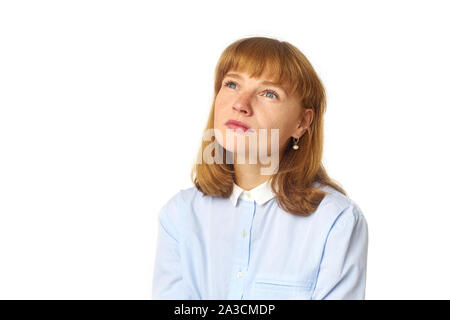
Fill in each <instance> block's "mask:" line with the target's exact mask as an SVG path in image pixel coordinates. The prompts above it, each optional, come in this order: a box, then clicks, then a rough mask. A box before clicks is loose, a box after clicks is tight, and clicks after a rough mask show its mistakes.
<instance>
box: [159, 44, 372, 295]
mask: <svg viewBox="0 0 450 320" xmlns="http://www.w3.org/2000/svg"><path fill="white" fill-rule="evenodd" d="M214 93H215V94H214V101H213V105H212V109H211V112H210V115H209V119H208V123H207V125H206V128H205V129H206V130H205V132H207V131H208V132H209V133H210V134H211V131H212V134H211V136H212V137H211V138H212V139H210V141H205V139H204V140H203V142H202V144H201V148H200V152H199V158H198V159H200V160H205V161H197V163H196V164H195V165H194V167H193V170H192V174H191V177H192V180H193V183H194V185H195V186H193V187H191V188H189V189H184V190H180V191H179V192H178V193H177V194H176V195H174V196H173V197H172V198H171V199H170V200H169V201H168V202H167V203H166V204H165V205H164V207H163V208H162V209H161V211H160V213H159V216H158V217H159V220H158V221H159V231H158V244H157V253H156V262H155V269H154V277H153V291H152V294H153V299H364V296H365V283H366V262H367V249H368V228H367V222H366V220H365V218H364V216H363V214H362V212H361V210H360V208H359V207H358V205H357V204H356V203H355V202H353V201H352V200H351V199H350V198H349V197H348V196H347V195H346V193H345V191H344V190H343V189H342V187H340V186H339V185H338V184H337V183H336V182H334V181H332V180H331V179H330V178H329V177H328V175H327V173H326V171H325V169H324V167H323V165H322V160H321V159H322V149H323V116H324V112H325V106H326V102H325V90H324V88H323V86H322V84H321V81H320V80H319V78H318V76H317V74H316V73H315V71H314V69H313V67H312V66H311V64H310V63H309V61H308V60H307V58H306V57H305V56H304V55H303V54H302V53H301V52H300V51H299V50H298V49H297V48H296V47H294V46H293V45H291V44H290V43H288V42H280V41H278V40H276V39H271V38H265V37H252V38H244V39H240V40H238V41H236V42H234V43H232V44H231V45H229V46H228V47H227V48H226V49H225V50H224V52H223V53H222V55H221V57H220V59H219V61H218V64H217V67H216V70H215V91H214ZM211 141H212V142H211ZM255 141H257V144H256V145H255V144H254V143H253V144H252V142H255ZM212 148H213V149H212ZM210 150H212V152H210V154H211V156H212V158H211V157H208V153H209V152H207V151H210ZM223 151H225V152H223ZM255 155H257V156H258V155H259V156H261V155H266V156H265V157H262V156H261V157H257V159H256V161H251V159H253V160H254V159H255V158H254V156H255ZM278 155H279V156H278ZM252 156H253V158H252ZM274 157H275V159H276V160H275V164H274V163H273V162H274V160H273V158H274ZM211 159H213V160H214V161H210V160H211ZM239 159H240V161H239ZM268 159H269V161H268ZM206 160H209V161H206ZM218 160H219V161H218ZM227 160H228V161H227ZM229 160H232V161H229ZM270 160H271V161H270Z"/></svg>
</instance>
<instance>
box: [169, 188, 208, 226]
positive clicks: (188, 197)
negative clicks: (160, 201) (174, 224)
mask: <svg viewBox="0 0 450 320" xmlns="http://www.w3.org/2000/svg"><path fill="white" fill-rule="evenodd" d="M202 198H203V193H201V192H200V191H199V190H198V189H197V188H196V187H195V186H194V187H190V188H185V189H179V190H178V191H177V192H176V193H174V194H173V195H172V196H171V197H170V198H169V199H168V200H167V201H166V203H165V204H164V205H163V207H162V209H161V211H160V216H163V215H165V216H167V218H169V219H171V220H176V219H179V217H180V215H183V212H186V211H187V209H189V207H190V206H192V205H193V204H194V203H196V202H198V201H199V200H201V199H202Z"/></svg>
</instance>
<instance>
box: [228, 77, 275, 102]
mask: <svg viewBox="0 0 450 320" xmlns="http://www.w3.org/2000/svg"><path fill="white" fill-rule="evenodd" d="M230 85H234V86H236V83H234V81H231V80H228V81H226V82H225V84H224V85H223V86H224V87H229V86H230ZM232 89H236V88H232ZM264 91H265V94H266V93H268V94H271V95H272V96H273V97H270V96H268V98H271V99H278V98H279V96H278V94H277V93H276V92H275V91H273V90H270V89H265V90H264Z"/></svg>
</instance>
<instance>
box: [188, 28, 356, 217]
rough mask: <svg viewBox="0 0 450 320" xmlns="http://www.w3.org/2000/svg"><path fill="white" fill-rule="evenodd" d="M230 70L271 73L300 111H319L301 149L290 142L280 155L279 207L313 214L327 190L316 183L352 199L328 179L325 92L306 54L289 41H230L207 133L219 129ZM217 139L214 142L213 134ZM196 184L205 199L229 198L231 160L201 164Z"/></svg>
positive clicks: (274, 186) (218, 73)
mask: <svg viewBox="0 0 450 320" xmlns="http://www.w3.org/2000/svg"><path fill="white" fill-rule="evenodd" d="M230 70H236V71H244V72H247V73H249V74H250V75H251V77H255V76H256V77H260V76H261V74H263V73H267V72H268V73H269V74H270V75H271V76H273V79H275V82H278V83H280V84H283V85H284V87H286V88H287V89H288V92H289V94H294V95H296V97H297V98H298V101H299V107H303V108H311V109H313V111H314V117H313V121H312V123H311V125H310V127H309V128H308V130H307V131H306V132H305V134H303V135H302V136H301V138H300V140H299V141H298V145H299V147H300V149H299V150H293V149H292V142H293V140H292V139H291V141H290V143H288V145H287V147H286V148H285V150H284V152H283V154H282V155H281V156H280V162H279V165H278V171H277V172H276V173H274V174H273V175H272V181H271V187H272V190H273V191H274V193H275V195H276V196H275V198H276V201H277V203H278V205H279V206H280V207H281V208H282V209H283V210H285V211H287V212H289V213H292V214H294V215H300V216H308V215H310V214H311V213H313V212H314V211H315V210H316V209H317V207H318V206H319V204H320V202H321V201H322V199H323V198H324V196H325V195H326V191H324V190H322V189H320V188H319V187H316V186H315V185H314V184H315V183H319V184H322V185H328V186H330V187H332V188H334V189H336V190H338V191H339V192H341V193H342V194H344V195H347V194H346V192H345V191H344V189H343V188H342V187H341V186H340V185H339V184H338V183H337V182H336V181H334V180H332V179H331V178H330V177H329V176H328V174H327V172H326V170H325V168H324V166H323V164H322V152H323V135H324V133H323V121H324V119H323V117H324V113H325V110H326V94H325V89H324V87H323V85H322V83H321V81H320V79H319V77H318V75H317V74H316V72H315V71H314V69H313V67H312V65H311V63H310V62H309V61H308V59H307V58H306V57H305V55H303V53H302V52H301V51H300V50H299V49H297V48H296V47H295V46H293V45H292V44H290V43H289V42H286V41H279V40H277V39H272V38H267V37H250V38H243V39H239V40H237V41H235V42H233V43H231V44H230V45H229V46H228V47H226V49H225V50H224V51H223V53H222V54H221V56H220V58H219V61H218V63H217V65H216V69H215V78H214V79H215V82H214V99H213V102H212V107H211V110H210V113H209V117H208V121H207V124H206V127H205V129H204V130H205V131H206V130H211V129H213V128H214V105H215V101H216V97H217V94H218V92H219V90H220V89H221V86H222V81H223V78H224V76H225V74H226V73H227V72H228V71H230ZM212 141H215V137H214V136H212ZM208 144H210V142H208V141H205V140H204V139H202V142H201V146H200V150H199V152H198V157H202V155H203V153H204V151H205V148H206V147H207V146H208ZM213 153H214V151H213ZM197 159H198V158H197ZM191 180H192V182H193V183H194V185H195V187H196V188H197V189H198V190H199V191H201V192H202V193H203V194H205V195H210V196H219V197H222V198H228V197H230V195H231V193H232V191H233V182H234V181H235V172H234V165H233V164H230V163H226V161H222V163H216V161H214V162H213V163H212V164H208V163H204V162H203V161H201V162H200V163H199V162H198V161H197V162H196V163H195V164H194V166H193V168H192V171H191Z"/></svg>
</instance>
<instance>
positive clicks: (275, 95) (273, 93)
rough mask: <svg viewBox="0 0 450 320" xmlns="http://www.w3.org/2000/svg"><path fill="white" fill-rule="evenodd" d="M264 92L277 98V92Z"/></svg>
mask: <svg viewBox="0 0 450 320" xmlns="http://www.w3.org/2000/svg"><path fill="white" fill-rule="evenodd" d="M266 93H268V94H272V95H274V97H275V98H278V96H277V94H276V93H275V92H273V91H266Z"/></svg>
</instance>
